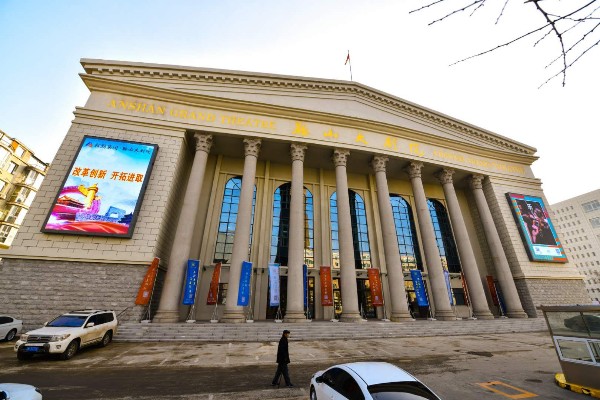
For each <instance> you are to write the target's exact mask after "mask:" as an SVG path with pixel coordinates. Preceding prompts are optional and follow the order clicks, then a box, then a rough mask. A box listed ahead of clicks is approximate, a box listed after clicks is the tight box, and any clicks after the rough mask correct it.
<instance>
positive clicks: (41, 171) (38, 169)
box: [0, 130, 49, 249]
mask: <svg viewBox="0 0 600 400" xmlns="http://www.w3.org/2000/svg"><path fill="white" fill-rule="evenodd" d="M48 166H49V164H48V163H45V162H43V161H42V160H40V159H39V158H37V157H36V156H35V155H34V154H33V151H31V150H29V149H28V148H27V147H26V146H25V145H24V144H23V143H21V142H20V141H19V140H17V139H15V138H12V137H10V136H8V135H6V134H5V133H4V132H2V131H1V130H0V248H3V249H7V248H9V247H10V245H11V243H12V241H13V239H14V238H15V235H16V234H17V231H18V230H19V227H20V226H21V223H22V222H23V219H24V218H25V215H26V214H27V211H28V210H29V207H30V206H31V203H32V202H33V198H34V197H35V195H36V193H37V191H38V190H39V188H40V185H41V184H42V181H43V180H44V177H45V176H46V171H47V170H48Z"/></svg>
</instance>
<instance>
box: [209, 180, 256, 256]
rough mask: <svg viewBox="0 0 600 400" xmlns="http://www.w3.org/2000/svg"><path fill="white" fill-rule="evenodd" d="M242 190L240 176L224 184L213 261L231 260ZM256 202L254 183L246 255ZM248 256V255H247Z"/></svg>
mask: <svg viewBox="0 0 600 400" xmlns="http://www.w3.org/2000/svg"><path fill="white" fill-rule="evenodd" d="M241 191H242V177H241V176H236V177H235V178H231V179H230V180H228V181H227V183H226V184H225V191H224V193H223V202H222V205H221V216H220V218H219V230H218V232H217V243H216V245H215V256H214V258H213V262H222V263H224V264H228V263H229V261H230V260H231V252H232V250H233V239H234V236H235V225H236V221H237V215H238V206H239V204H240V193H241ZM255 204H256V185H254V195H253V196H252V219H251V222H250V243H249V245H248V256H249V255H250V245H251V244H252V231H253V228H254V205H255ZM248 258H249V257H248Z"/></svg>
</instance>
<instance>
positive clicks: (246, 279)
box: [237, 261, 252, 306]
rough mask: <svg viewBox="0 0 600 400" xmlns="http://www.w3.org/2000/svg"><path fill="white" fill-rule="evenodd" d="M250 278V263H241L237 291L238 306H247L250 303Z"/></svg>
mask: <svg viewBox="0 0 600 400" xmlns="http://www.w3.org/2000/svg"><path fill="white" fill-rule="evenodd" d="M251 278H252V263H251V262H248V261H243V262H242V271H241V274H240V287H239V290H238V300H237V305H238V306H247V305H248V302H249V301H250V280H251Z"/></svg>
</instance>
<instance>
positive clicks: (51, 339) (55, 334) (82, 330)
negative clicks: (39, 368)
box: [15, 310, 117, 360]
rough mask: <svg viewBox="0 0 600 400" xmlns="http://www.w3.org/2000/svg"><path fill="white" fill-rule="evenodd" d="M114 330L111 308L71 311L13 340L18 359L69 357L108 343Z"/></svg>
mask: <svg viewBox="0 0 600 400" xmlns="http://www.w3.org/2000/svg"><path fill="white" fill-rule="evenodd" d="M116 333H117V316H116V315H115V312H114V311H107V310H81V311H71V312H68V313H66V314H63V315H61V316H60V317H57V318H55V319H54V320H52V321H50V322H48V323H46V324H44V327H43V328H40V329H36V330H34V331H29V332H27V333H26V334H23V335H21V337H20V338H19V340H18V341H17V343H15V351H16V352H17V358H18V359H19V360H27V359H30V358H31V357H33V356H34V355H35V354H60V358H61V359H63V360H68V359H70V358H71V357H73V356H74V355H75V353H77V351H78V350H79V349H80V348H82V347H85V346H90V345H93V344H99V345H100V346H102V347H104V346H106V345H108V344H109V343H110V342H111V340H112V338H113V336H114V335H115V334H116Z"/></svg>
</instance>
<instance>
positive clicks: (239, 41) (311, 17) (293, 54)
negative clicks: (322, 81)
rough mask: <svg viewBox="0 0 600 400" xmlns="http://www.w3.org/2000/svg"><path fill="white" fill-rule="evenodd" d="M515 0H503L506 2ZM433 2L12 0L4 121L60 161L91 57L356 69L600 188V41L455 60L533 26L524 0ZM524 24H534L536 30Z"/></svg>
mask: <svg viewBox="0 0 600 400" xmlns="http://www.w3.org/2000/svg"><path fill="white" fill-rule="evenodd" d="M501 3H502V4H503V3H504V2H501ZM420 4H422V2H420V1H417V0H403V1H398V0H389V1H373V2H369V3H367V2H364V1H358V0H346V1H342V0H340V1H312V0H306V1H286V2H282V1H258V0H257V1H252V2H249V1H201V0H197V1H183V0H181V1H169V2H166V1H144V2H125V1H113V0H106V1H102V2H98V1H88V0H79V1H66V0H54V1H31V0H0V38H1V39H0V129H2V130H3V131H4V132H6V133H7V134H8V135H10V136H14V137H17V138H19V139H21V140H23V141H24V143H25V144H26V145H28V146H29V147H30V148H31V149H32V150H33V151H34V152H35V153H36V155H38V156H39V157H40V158H41V159H42V160H44V161H46V162H48V161H51V160H52V158H53V157H54V154H55V153H56V150H57V149H58V146H59V145H60V143H61V142H62V139H63V138H64V135H65V134H66V132H67V130H68V129H69V126H70V122H71V120H72V119H73V114H72V112H73V111H74V109H75V107H76V106H83V105H84V104H85V101H86V99H87V96H88V91H87V89H86V88H85V86H84V85H83V83H82V82H81V79H80V78H79V76H78V74H79V73H81V72H83V70H82V68H81V65H80V64H79V60H80V59H81V58H100V59H112V60H123V61H140V62H149V63H162V64H175V65H188V66H197V67H211V68H223V69H233V70H247V71H258V72H266V73H277V74H289V75H299V76H311V77H318V78H331V79H345V80H348V79H349V73H348V69H347V67H344V60H345V58H346V52H347V51H348V49H350V52H351V58H352V69H353V75H354V80H355V81H358V82H360V83H363V84H366V85H368V86H371V87H374V88H376V89H379V90H382V91H384V92H387V93H390V94H392V95H395V96H398V97H401V98H404V99H406V100H408V101H411V102H414V103H417V104H420V105H423V106H425V107H427V108H431V109H434V110H436V111H440V112H442V113H445V114H448V115H451V116H453V117H455V118H458V119H461V120H463V121H466V122H469V123H471V124H474V125H477V126H480V127H482V128H485V129H488V130H490V131H492V132H495V133H498V134H500V135H503V136H506V137H509V138H511V139H515V140H518V141H520V142H523V143H525V144H528V145H531V146H534V147H536V148H537V149H538V156H540V157H541V158H540V160H539V161H537V162H536V163H535V164H534V172H535V174H536V176H537V177H539V178H540V179H541V180H542V182H543V184H544V186H543V187H544V190H545V193H546V196H547V197H548V199H549V201H550V202H551V203H552V202H557V201H561V200H564V199H566V198H569V197H572V196H575V195H578V194H582V193H585V192H588V191H591V190H595V189H597V188H598V187H599V186H600V185H599V182H600V180H598V179H597V178H595V177H593V175H591V173H592V172H595V171H596V169H597V165H598V163H597V151H598V150H597V149H598V144H599V143H600V139H599V137H600V135H599V132H598V123H597V118H596V115H597V114H598V100H597V93H599V92H600V75H599V74H598V73H597V71H596V69H597V66H598V65H599V64H600V63H599V61H600V50H596V51H594V52H592V53H590V54H589V55H588V56H586V59H584V60H582V61H581V62H580V64H579V65H576V66H575V67H574V68H573V69H572V71H571V72H570V75H569V76H568V81H567V86H566V88H563V87H561V85H560V81H559V80H555V81H554V82H552V83H551V84H549V85H546V86H544V87H542V88H541V89H538V86H539V85H540V84H541V83H543V82H544V81H545V80H546V78H547V77H548V76H549V73H548V72H547V71H546V70H544V66H545V65H546V63H547V62H548V61H549V60H551V59H552V56H553V54H555V53H554V52H553V50H555V48H554V47H553V46H552V45H550V44H551V43H550V42H548V43H546V44H544V43H542V44H541V45H538V46H536V47H535V48H534V47H533V41H528V42H524V43H522V44H517V45H515V46H511V47H509V48H508V49H503V50H500V51H498V52H496V53H494V54H491V55H488V56H484V57H480V58H477V59H475V60H472V61H469V62H467V63H462V64H459V65H456V66H452V67H449V66H448V65H449V64H450V63H452V62H453V61H456V60H457V59H460V58H463V57H466V56H469V55H471V54H473V53H476V52H478V51H480V50H483V49H485V48H487V47H490V46H492V45H495V44H497V43H499V42H500V41H501V40H502V39H506V38H508V36H509V35H511V34H515V33H518V32H520V30H519V28H520V27H521V26H525V25H526V24H534V23H536V22H537V21H538V20H537V18H538V17H537V15H535V14H533V13H531V12H529V11H528V9H527V6H526V5H524V4H523V3H522V2H513V3H509V6H508V7H507V10H506V12H505V15H504V17H503V19H502V20H501V21H500V23H499V24H497V25H495V24H494V22H495V20H496V16H497V13H498V10H495V9H493V8H492V7H489V8H488V9H486V10H482V11H480V12H479V13H480V14H481V15H479V16H476V17H471V18H469V17H467V16H466V15H465V16H458V17H457V18H454V19H451V20H448V21H445V22H443V23H440V24H435V25H434V26H431V27H429V26H427V23H428V22H429V21H431V20H432V19H435V18H436V17H439V16H440V15H442V12H443V10H441V9H439V11H438V10H436V9H433V10H426V11H425V12H423V13H418V14H416V15H415V14H411V15H409V14H408V12H409V11H410V10H412V9H414V8H416V7H418V6H419V5H420ZM523 29H524V28H523Z"/></svg>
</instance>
